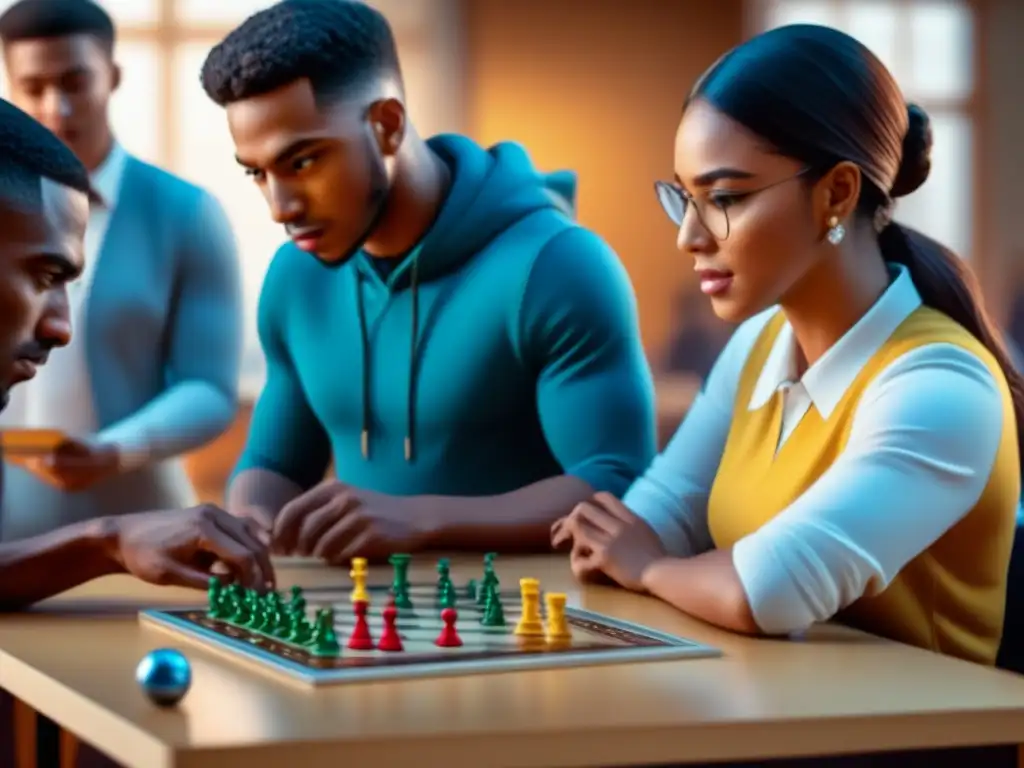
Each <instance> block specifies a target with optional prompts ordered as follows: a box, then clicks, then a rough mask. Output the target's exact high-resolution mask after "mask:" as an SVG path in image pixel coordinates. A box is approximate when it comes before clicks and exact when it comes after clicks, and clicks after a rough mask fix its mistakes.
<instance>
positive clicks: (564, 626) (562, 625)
mask: <svg viewBox="0 0 1024 768" xmlns="http://www.w3.org/2000/svg"><path fill="white" fill-rule="evenodd" d="M544 603H545V605H546V607H547V624H546V625H545V627H544V634H545V635H546V636H547V639H548V642H549V643H553V642H562V641H565V640H569V639H570V638H572V632H571V631H570V630H569V622H568V621H567V620H566V618H565V595H564V594H561V593H555V592H550V593H548V594H547V595H545V596H544Z"/></svg>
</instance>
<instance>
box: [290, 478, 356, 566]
mask: <svg viewBox="0 0 1024 768" xmlns="http://www.w3.org/2000/svg"><path fill="white" fill-rule="evenodd" d="M354 506H355V503H354V499H352V497H351V496H350V495H349V494H347V493H344V492H343V493H341V494H340V495H335V496H334V497H332V498H331V499H329V500H328V501H327V503H325V504H324V505H323V506H322V507H320V508H319V509H316V510H313V511H311V512H310V513H309V514H307V515H306V519H305V520H303V521H302V525H301V526H300V527H299V536H298V539H297V540H296V542H295V553H296V554H297V555H300V556H302V557H309V556H310V555H312V554H313V550H314V548H315V547H316V544H317V542H318V541H319V540H320V537H321V536H323V535H324V534H325V533H326V532H327V530H328V529H329V528H330V527H331V526H333V525H334V524H335V523H336V522H337V521H338V520H340V519H342V518H343V517H344V516H345V515H346V514H347V513H348V512H349V511H351V510H352V509H353V508H354Z"/></svg>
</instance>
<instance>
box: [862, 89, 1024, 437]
mask: <svg viewBox="0 0 1024 768" xmlns="http://www.w3.org/2000/svg"><path fill="white" fill-rule="evenodd" d="M907 111H908V116H909V128H908V130H907V133H906V136H905V137H904V140H903V162H902V163H901V164H900V169H899V172H898V174H897V176H896V181H895V182H894V183H893V188H892V192H891V196H892V197H893V198H897V197H903V196H904V195H909V194H910V193H911V192H913V191H914V190H916V189H917V188H918V187H920V186H921V185H922V184H924V182H925V180H926V179H927V178H928V174H929V172H930V170H931V146H932V133H931V125H930V123H929V120H928V115H927V114H926V113H925V112H924V110H922V109H921V108H920V107H918V106H916V105H913V104H912V105H910V106H909V107H908V110H907ZM878 243H879V246H880V248H881V251H882V258H884V259H885V260H886V261H892V262H895V263H897V264H903V265H904V266H906V267H907V269H908V271H909V272H910V277H911V279H912V280H913V281H914V285H915V286H916V287H917V290H918V292H919V293H920V294H921V300H922V301H923V302H924V303H925V304H926V305H927V306H929V307H932V308H933V309H937V310H938V311H939V312H942V313H943V314H945V315H948V316H949V317H951V318H952V319H953V320H955V321H956V322H957V323H959V324H960V325H962V326H963V327H964V328H966V329H967V330H968V331H969V332H970V333H971V335H973V336H974V337H975V338H976V339H977V340H978V341H980V342H981V343H982V344H983V345H984V346H985V348H986V349H987V350H988V351H989V352H990V353H991V354H992V356H993V357H994V358H995V359H996V361H997V362H998V363H999V367H1000V368H1002V370H1003V375H1004V376H1005V377H1006V381H1007V384H1009V387H1010V395H1011V397H1012V398H1013V410H1014V414H1015V415H1016V419H1017V442H1018V445H1019V446H1020V448H1021V456H1022V457H1024V441H1022V435H1024V376H1022V375H1021V373H1020V372H1019V371H1018V370H1017V368H1016V366H1015V365H1014V364H1013V360H1012V359H1011V357H1010V353H1009V351H1008V350H1007V348H1006V344H1005V343H1004V341H1003V334H1002V333H1001V332H1000V331H999V330H998V328H997V326H996V324H995V323H994V322H993V321H992V318H991V317H990V316H989V314H988V312H987V311H986V309H985V302H984V299H983V298H982V295H981V289H980V286H979V285H978V280H977V277H976V276H975V274H974V270H972V269H971V268H970V267H969V266H968V265H967V263H966V262H964V260H963V259H961V258H960V257H958V256H957V255H956V254H955V253H953V252H952V251H951V250H949V249H948V248H946V247H945V246H943V245H942V244H940V243H938V242H936V241H935V240H932V239H931V238H930V237H928V236H926V235H924V234H922V233H921V232H918V231H917V230H915V229H912V228H911V227H906V226H903V225H901V224H896V223H895V222H893V223H890V224H889V225H888V226H886V227H885V228H884V229H883V230H882V232H881V234H879V236H878Z"/></svg>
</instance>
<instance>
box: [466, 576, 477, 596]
mask: <svg viewBox="0 0 1024 768" xmlns="http://www.w3.org/2000/svg"><path fill="white" fill-rule="evenodd" d="M466 597H468V598H469V599H470V600H476V579H470V580H469V583H468V584H466Z"/></svg>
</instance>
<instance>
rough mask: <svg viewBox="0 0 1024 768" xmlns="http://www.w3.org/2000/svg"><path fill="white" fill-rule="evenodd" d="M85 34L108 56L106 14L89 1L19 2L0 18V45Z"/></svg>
mask: <svg viewBox="0 0 1024 768" xmlns="http://www.w3.org/2000/svg"><path fill="white" fill-rule="evenodd" d="M71 35H89V36H90V37H92V38H94V39H95V40H96V41H97V42H98V43H99V44H100V46H101V47H102V48H103V50H104V51H105V52H106V53H107V55H108V56H110V55H113V53H114V41H115V39H116V32H115V30H114V22H113V21H112V20H111V18H110V15H109V14H108V13H107V12H106V11H105V10H103V8H101V7H100V6H99V5H97V4H96V3H94V2H92V0H20V2H17V3H15V4H14V5H12V6H11V7H10V8H8V9H7V10H6V11H5V12H4V13H3V15H0V42H3V44H4V45H7V44H9V43H15V42H18V41H21V40H40V39H48V38H54V37H70V36H71Z"/></svg>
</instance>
